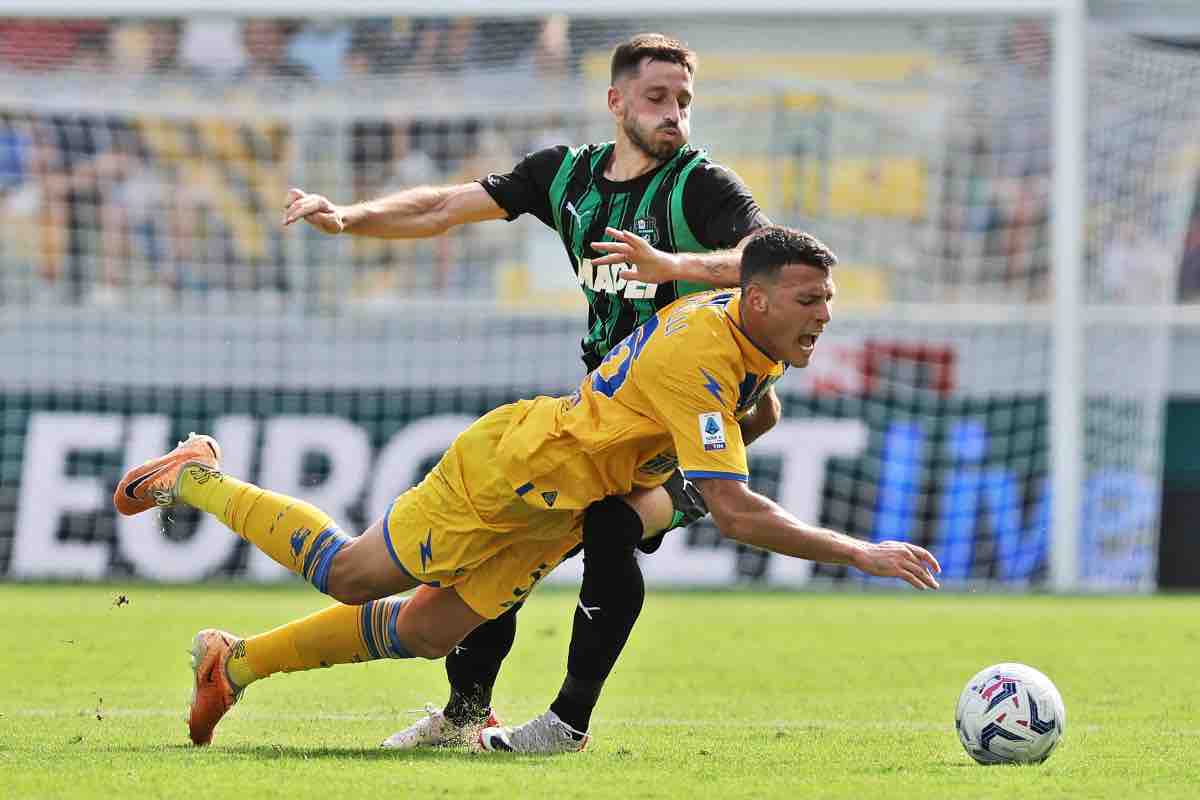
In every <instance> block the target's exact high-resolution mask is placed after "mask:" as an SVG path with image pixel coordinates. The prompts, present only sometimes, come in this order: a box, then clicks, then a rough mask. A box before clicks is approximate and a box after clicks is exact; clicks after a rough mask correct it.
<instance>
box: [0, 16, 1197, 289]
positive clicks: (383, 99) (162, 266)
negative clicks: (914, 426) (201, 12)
mask: <svg viewBox="0 0 1200 800" xmlns="http://www.w3.org/2000/svg"><path fill="white" fill-rule="evenodd" d="M630 30H631V29H627V28H626V27H624V26H621V25H617V24H616V23H612V22H604V23H601V22H596V21H587V22H580V21H578V20H572V19H569V18H568V17H566V16H563V15H553V16H549V17H541V18H534V17H529V18H517V19H498V18H434V17H428V18H380V19H361V20H341V21H339V20H322V21H296V20H286V19H256V18H245V19H237V18H233V17H228V18H217V17H213V18H195V19H188V20H182V19H153V20H130V19H124V20H88V19H75V20H69V19H56V20H37V19H5V18H3V17H0V78H5V77H6V78H7V80H3V81H0V304H31V303H33V304H36V303H39V302H45V303H51V304H64V303H66V304H90V305H114V304H127V303H130V302H138V301H140V300H141V299H143V298H145V297H146V296H147V294H149V296H151V297H155V298H164V299H166V300H168V301H170V302H177V301H178V302H187V301H188V300H189V298H191V299H198V300H199V301H201V302H203V303H204V304H205V305H206V306H211V305H212V303H213V302H216V299H217V298H221V297H227V298H230V302H234V301H236V299H237V298H238V297H244V298H248V302H251V303H253V304H254V306H255V307H261V306H262V304H263V302H264V298H276V299H277V301H278V302H280V303H283V302H288V301H290V300H291V299H294V298H295V297H297V296H299V297H303V298H305V302H311V303H315V304H316V305H318V306H320V305H322V304H338V303H344V302H346V301H347V300H362V301H363V302H366V303H377V302H380V301H381V298H396V297H404V296H409V295H411V294H413V293H417V294H430V293H432V294H433V295H435V296H436V295H439V294H443V293H445V294H452V295H454V296H461V295H467V296H471V295H475V296H481V297H494V296H495V295H496V292H497V289H498V288H499V287H498V285H499V283H500V282H502V281H503V274H504V269H505V267H506V265H508V264H510V263H512V262H519V261H520V260H521V259H522V258H526V257H528V256H529V253H523V252H521V251H520V250H521V247H522V246H524V247H530V246H534V247H536V246H537V245H536V243H535V244H534V245H529V244H528V242H529V239H530V236H525V237H524V238H522V237H520V236H518V235H517V233H516V231H515V229H514V227H513V226H500V225H491V226H468V227H467V228H466V229H463V230H460V231H456V232H455V233H454V234H452V235H450V236H447V237H439V238H438V239H434V240H429V241H421V242H409V243H401V242H380V241H372V240H364V239H344V238H343V239H339V240H326V239H324V238H322V237H319V236H317V235H315V234H313V233H311V232H307V231H289V232H288V233H287V234H286V235H285V233H284V232H283V231H282V230H281V229H280V228H279V225H278V219H277V218H278V215H279V211H280V209H281V208H282V203H283V198H284V197H285V194H286V191H287V188H288V186H289V184H290V183H300V184H301V185H302V186H303V187H304V188H305V189H308V190H310V191H318V192H322V193H325V194H328V195H330V196H331V197H332V198H333V199H334V200H335V201H339V202H347V201H350V200H352V199H363V198H368V197H373V196H378V195H381V194H385V193H387V192H391V191H395V190H399V189H401V188H404V187H408V186H413V185H419V184H429V183H447V182H456V181H465V180H471V179H473V178H476V177H479V176H481V175H484V174H487V173H488V172H493V171H504V170H507V169H509V168H510V167H511V166H512V165H513V164H514V163H515V162H516V160H517V159H518V158H519V157H520V156H521V155H522V154H524V153H527V152H530V151H532V150H535V149H538V148H540V147H543V146H546V145H549V144H557V143H562V142H574V141H583V140H585V139H587V138H589V137H590V136H592V135H594V134H595V129H594V128H589V127H588V125H589V119H595V117H596V115H597V114H600V113H601V112H602V109H599V108H598V107H597V106H596V105H595V103H593V102H591V101H589V102H580V103H578V111H577V112H563V111H562V110H558V111H538V110H531V108H533V106H530V107H523V106H522V105H520V104H513V106H512V107H511V109H509V110H499V111H498V110H496V108H495V107H489V108H488V109H487V110H486V111H479V110H477V109H476V110H474V111H473V110H472V109H471V108H470V107H467V108H465V109H464V108H461V107H459V108H455V109H453V112H452V113H451V112H450V111H448V110H447V109H446V108H444V107H443V104H441V103H439V102H438V101H437V97H438V90H439V88H438V87H440V86H444V85H445V84H443V83H439V81H440V82H447V81H457V82H459V83H469V84H470V85H472V86H473V87H474V91H475V92H476V93H477V94H478V93H480V92H483V93H489V92H490V93H492V94H494V95H495V96H497V97H514V96H515V97H519V98H526V97H537V96H538V94H537V88H539V87H541V88H543V89H544V87H546V86H549V85H552V84H551V81H550V80H549V79H559V82H560V83H562V82H563V81H566V82H567V83H565V84H564V85H567V86H568V87H571V86H573V84H571V83H570V81H571V80H573V78H574V77H575V76H577V75H579V74H580V72H581V69H582V61H583V59H584V58H585V57H587V56H588V55H591V56H596V57H601V58H602V57H603V56H605V55H606V53H607V50H608V48H609V47H610V46H611V44H612V43H613V42H614V41H615V40H617V39H619V38H621V37H622V36H624V35H627V34H628V33H629V32H630ZM946 46H947V47H948V48H952V47H953V43H952V42H948V43H947V44H946ZM1001 46H1002V47H1003V48H1005V52H1004V53H1002V54H1001V57H998V58H995V59H993V60H992V61H991V62H990V63H991V65H992V69H993V71H992V72H990V73H984V72H982V71H981V72H980V78H981V91H980V92H979V94H978V95H977V96H976V97H975V102H977V103H979V104H981V105H985V106H986V107H987V110H988V111H989V113H988V114H976V113H974V112H975V111H977V110H978V109H969V110H968V113H967V114H966V115H965V117H964V118H968V119H975V118H978V119H986V120H990V121H989V122H987V123H984V124H979V125H964V126H961V127H960V128H957V129H955V130H953V131H951V132H950V133H949V137H950V138H949V141H948V142H947V145H948V150H947V153H946V155H945V157H943V158H941V160H940V161H938V162H937V163H933V162H930V165H929V167H928V169H927V174H926V175H925V176H923V180H925V181H927V182H928V183H930V184H931V185H932V187H931V188H930V189H929V192H930V193H931V194H932V195H935V196H936V198H937V199H936V201H935V202H932V203H931V205H930V209H931V210H932V211H933V213H931V214H930V215H929V216H930V219H929V220H927V222H928V223H929V224H927V225H923V224H922V223H921V221H913V220H903V221H901V222H902V226H901V227H897V228H896V230H897V237H889V236H882V237H880V236H879V235H878V232H876V233H875V234H874V236H875V238H877V239H884V240H888V241H892V240H894V239H895V238H900V239H902V240H915V239H917V238H918V236H917V235H916V233H915V231H922V230H923V231H926V232H932V233H931V237H932V238H931V240H930V241H929V242H923V243H921V244H918V245H916V246H914V247H913V250H914V252H915V253H916V258H914V259H913V260H914V261H915V262H919V264H918V267H919V269H920V270H921V272H920V274H919V275H916V276H915V277H916V282H917V283H920V284H922V285H923V286H928V285H929V284H931V283H933V284H937V285H941V286H945V287H960V288H961V289H963V290H964V291H968V292H970V291H977V290H978V289H979V288H980V287H986V288H987V289H988V290H989V291H991V292H992V294H991V295H989V297H987V298H986V299H989V300H997V301H1003V300H1006V299H1008V300H1025V299H1041V298H1045V297H1046V296H1047V294H1048V291H1049V279H1050V261H1051V242H1050V201H1051V183H1050V148H1051V135H1050V128H1049V120H1050V118H1051V115H1050V113H1049V106H1048V104H1049V95H1048V94H1046V95H1045V96H1034V97H1031V96H1030V88H1029V87H1030V86H1048V81H1047V76H1046V74H1045V71H1046V70H1047V69H1048V68H1049V65H1050V63H1051V59H1050V57H1049V51H1048V48H1049V40H1048V37H1047V33H1046V30H1045V28H1044V27H1043V26H1041V25H1040V24H1038V23H1036V22H1027V23H1021V24H1017V25H1015V26H1013V27H1012V29H1011V30H1010V31H1008V32H1007V34H1006V36H1005V37H1004V38H1003V40H1002V42H1001ZM85 76H86V77H88V78H90V80H88V81H81V80H80V78H82V77H85ZM97 81H99V82H97ZM489 81H492V82H495V83H489ZM56 82H57V83H56ZM56 85H57V86H63V85H69V86H86V87H90V88H89V89H88V91H91V92H100V91H113V92H116V91H118V89H120V90H123V91H127V92H128V91H133V92H134V93H135V94H138V95H141V96H144V99H145V98H148V99H149V100H148V102H145V103H142V104H140V105H139V104H138V102H137V101H136V99H135V101H134V102H133V103H132V105H130V104H129V103H127V102H126V103H125V105H124V106H122V107H123V108H126V109H127V110H125V111H122V112H121V113H105V112H103V111H101V112H96V111H94V110H93V111H83V110H75V111H63V110H54V111H46V110H39V109H38V107H37V106H36V105H34V106H29V105H28V104H26V103H23V102H22V101H21V99H20V97H19V96H15V95H13V94H12V91H13V89H14V87H15V88H16V89H17V91H18V95H19V92H20V91H29V90H31V87H33V88H35V89H36V88H37V87H39V86H45V87H50V89H52V88H53V87H54V86H56ZM6 86H7V89H6ZM364 86H365V87H372V86H378V87H384V88H382V89H378V90H370V89H368V91H367V93H366V94H365V95H359V96H358V97H359V101H358V104H357V105H356V106H355V110H354V113H353V114H350V115H348V116H345V117H342V118H335V117H330V118H320V119H310V118H307V117H305V115H304V113H303V112H302V113H300V114H298V115H296V116H295V117H289V116H288V114H287V113H280V112H279V109H280V108H283V109H287V108H290V107H291V106H290V105H289V104H290V103H295V102H301V101H303V99H304V98H305V97H312V98H317V100H316V101H315V102H318V103H329V102H332V101H333V99H334V98H336V97H337V96H339V95H351V94H353V93H354V91H355V89H356V88H361V87H364ZM106 87H111V89H110V88H106ZM164 93H171V95H172V96H173V97H179V96H181V95H183V96H186V97H188V98H190V100H191V101H194V100H195V98H196V97H202V98H207V99H206V100H205V102H206V103H207V104H208V106H207V107H212V108H214V109H216V110H214V111H213V112H212V113H211V114H210V113H209V112H208V111H207V107H206V106H204V105H203V104H201V105H200V106H199V108H200V109H201V110H200V111H197V110H196V109H197V105H196V104H195V103H194V102H193V104H192V105H189V106H186V109H187V110H186V111H185V112H183V113H174V114H171V113H165V112H161V111H160V110H159V109H161V108H171V107H172V105H171V103H170V102H162V100H163V97H162V95H163V94H164ZM577 95H578V92H576V93H575V94H573V95H572V97H573V98H574V97H576V96H577ZM14 97H16V99H13V98H14ZM364 97H365V98H366V99H367V102H365V103H364V102H363V98H364ZM431 97H432V98H433V99H431ZM122 102H125V101H122ZM238 103H240V104H242V105H241V109H242V110H241V112H240V113H236V114H221V112H220V109H221V106H222V105H223V104H238ZM257 103H265V104H272V103H273V104H274V106H273V108H274V109H275V112H274V113H271V114H264V115H255V114H253V113H245V108H246V107H251V108H253V107H254V106H255V104H257ZM574 105H575V102H574V100H572V102H571V103H569V104H567V107H570V106H574ZM72 107H73V106H71V105H70V103H67V104H65V105H62V106H56V107H55V108H67V109H69V108H72ZM82 107H86V106H81V108H82ZM95 107H96V106H95V105H93V106H92V108H95ZM101 107H103V104H101ZM182 107H184V106H175V108H182ZM562 107H563V106H562V105H561V104H560V105H559V106H558V108H559V109H561V108H562ZM128 109H134V110H128ZM997 111H999V113H997ZM803 113H805V114H807V113H809V112H803ZM817 113H818V115H819V113H820V112H817ZM293 120H301V121H302V122H301V124H299V125H296V124H294V121H293ZM793 122H794V124H793ZM788 124H789V126H791V127H789V128H788V129H787V130H784V131H782V132H779V136H780V137H782V139H783V140H786V139H787V137H788V136H799V135H800V134H801V133H803V136H804V137H808V138H811V135H814V132H816V131H820V130H826V129H827V128H826V126H824V125H823V124H822V123H821V122H820V120H818V119H817V118H816V116H813V117H812V118H811V119H810V118H809V117H803V118H796V119H795V120H793V121H789V123H788ZM710 125H711V123H710ZM1141 131H1142V128H1141V127H1140V126H1134V127H1131V128H1130V130H1129V131H1128V132H1124V131H1119V130H1118V131H1112V130H1106V131H1102V132H1100V134H1101V135H1100V136H1099V138H1098V139H1097V140H1096V141H1095V142H1094V144H1093V146H1095V147H1105V148H1112V149H1113V152H1112V154H1111V157H1107V156H1106V158H1105V159H1098V160H1099V161H1105V162H1109V161H1112V162H1115V161H1117V160H1118V159H1119V158H1121V157H1122V154H1124V153H1127V152H1135V151H1136V150H1137V148H1139V147H1145V146H1147V143H1145V142H1142V141H1138V140H1137V137H1138V136H1139V135H1141V133H1140V132H1141ZM701 134H703V131H701ZM702 141H704V142H706V143H707V140H705V139H702ZM712 144H714V145H715V146H716V149H717V150H718V151H719V154H720V155H721V160H722V161H727V162H732V161H733V160H734V159H736V158H737V156H738V150H737V147H738V146H739V145H740V144H741V143H740V142H735V141H722V142H716V143H712ZM827 146H828V143H823V142H820V141H815V140H814V141H812V142H810V143H808V144H806V145H805V147H804V148H802V149H797V152H796V154H795V155H796V158H797V161H798V162H799V161H801V160H803V159H804V158H806V157H808V156H810V155H811V154H812V153H820V152H822V151H824V149H825V148H827ZM785 147H786V145H785ZM876 155H877V156H878V155H886V154H880V153H876ZM1123 171H1124V172H1125V173H1131V172H1136V170H1132V171H1131V170H1129V169H1124V170H1123ZM1115 172H1121V170H1115V171H1114V173H1115ZM1091 177H1092V178H1095V179H1096V180H1100V181H1103V180H1105V179H1106V177H1105V173H1103V172H1101V173H1099V174H1098V175H1096V176H1091ZM1133 178H1134V179H1137V175H1133ZM1123 192H1125V193H1126V194H1131V192H1128V191H1127V189H1126V188H1125V187H1122V186H1119V185H1114V186H1106V187H1101V188H1100V190H1099V192H1098V193H1099V194H1100V195H1105V196H1111V197H1120V196H1122V193H1123ZM818 204H819V201H818ZM768 210H769V211H771V212H772V213H776V214H777V215H778V214H781V215H782V216H784V217H787V218H786V219H784V220H783V221H787V222H792V223H794V224H802V225H803V224H806V223H808V222H809V221H810V220H815V219H819V217H814V216H813V215H812V213H810V212H813V211H814V209H812V208H806V207H804V206H803V204H800V205H797V206H796V207H795V208H779V209H776V208H771V209H768ZM1121 211H1122V214H1123V216H1120V215H1117V216H1113V217H1111V218H1104V219H1101V220H1100V222H1099V225H1098V226H1096V227H1098V230H1094V231H1092V232H1091V234H1090V235H1089V239H1088V241H1089V242H1090V243H1091V244H1090V249H1089V252H1088V256H1089V263H1090V264H1091V265H1092V266H1091V269H1092V273H1091V274H1090V275H1089V291H1090V299H1092V300H1097V301H1111V302H1125V301H1138V302H1142V301H1158V300H1160V299H1162V300H1165V299H1169V297H1170V296H1171V295H1173V294H1174V293H1175V292H1176V289H1175V286H1174V285H1173V284H1172V283H1171V279H1172V273H1173V270H1174V266H1175V263H1173V259H1174V255H1173V254H1172V252H1170V248H1169V247H1168V245H1169V243H1164V242H1162V241H1159V240H1158V239H1156V237H1155V236H1154V228H1155V219H1156V218H1157V217H1159V216H1160V214H1159V213H1158V211H1157V210H1156V209H1155V208H1145V209H1142V208H1137V209H1122V210H1121ZM893 222H895V220H893ZM914 223H915V224H914ZM903 225H910V227H903ZM533 227H536V225H534V226H533ZM866 238H871V237H866ZM523 243H524V244H523ZM853 244H854V243H853V242H851V243H850V244H848V245H847V246H846V248H843V249H844V250H852V246H853ZM313 263H320V264H325V265H332V266H330V268H328V269H318V270H313V269H310V268H307V267H308V265H311V264H313ZM895 285H897V284H894V285H893V291H894V292H895V291H897V290H896V289H895ZM901 291H902V290H901ZM1005 292H1008V293H1009V294H1008V295H1006V294H1005ZM1009 295H1011V296H1009ZM896 296H897V299H906V298H905V297H904V296H903V295H902V294H898V295H896ZM947 299H949V298H947ZM967 299H970V298H967ZM1178 299H1182V300H1184V301H1197V302H1200V203H1198V204H1197V207H1196V213H1195V215H1194V217H1193V224H1192V227H1191V231H1190V234H1189V236H1188V237H1187V243H1186V252H1185V254H1184V257H1183V269H1182V273H1181V275H1180V279H1179V282H1178Z"/></svg>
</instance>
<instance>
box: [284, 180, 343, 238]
mask: <svg viewBox="0 0 1200 800" xmlns="http://www.w3.org/2000/svg"><path fill="white" fill-rule="evenodd" d="M298 219H302V220H304V221H305V222H307V223H308V224H309V225H312V226H313V227H314V228H316V229H317V230H319V231H321V232H322V233H341V232H342V231H344V230H345V229H346V218H345V216H344V215H343V214H342V209H341V208H340V207H339V206H336V205H334V204H333V203H331V202H330V201H329V198H328V197H325V196H324V195H319V194H308V193H307V192H305V191H304V190H303V189H288V195H287V206H286V208H285V209H284V212H283V225H284V227H287V226H288V225H291V224H292V223H293V222H295V221H296V220H298Z"/></svg>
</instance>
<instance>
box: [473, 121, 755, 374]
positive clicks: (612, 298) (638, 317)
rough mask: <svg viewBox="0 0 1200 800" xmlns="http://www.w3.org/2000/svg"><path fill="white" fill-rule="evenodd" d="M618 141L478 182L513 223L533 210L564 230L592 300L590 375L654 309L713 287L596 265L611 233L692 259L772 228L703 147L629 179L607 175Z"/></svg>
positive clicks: (558, 150) (546, 157)
mask: <svg viewBox="0 0 1200 800" xmlns="http://www.w3.org/2000/svg"><path fill="white" fill-rule="evenodd" d="M612 151H613V143H612V142H607V143H605V144H590V145H584V146H582V147H565V146H559V147H548V148H546V149H544V150H539V151H537V152H535V153H531V154H530V155H528V156H526V157H525V158H524V159H523V160H522V161H521V162H520V163H518V164H517V165H516V167H515V168H514V169H513V171H512V172H509V173H507V174H504V175H489V176H487V177H486V178H483V179H482V180H480V183H481V184H482V185H483V187H484V189H486V190H487V192H488V194H490V195H491V196H492V198H493V199H494V200H495V201H496V203H497V204H499V205H500V207H501V208H503V209H504V210H505V212H506V213H507V215H508V219H509V220H514V219H516V218H517V217H519V216H520V215H521V214H526V213H529V214H533V215H534V216H536V217H537V218H538V219H540V220H541V221H542V222H544V223H545V224H546V225H549V226H550V227H551V228H553V229H554V230H555V231H557V232H558V235H559V237H560V238H561V239H562V242H563V245H564V247H565V248H566V251H567V257H568V259H569V260H570V263H571V268H572V269H573V270H574V271H575V275H576V277H577V278H578V279H579V284H580V286H581V287H582V288H583V292H584V294H585V295H587V299H588V306H589V309H588V330H587V333H586V334H585V335H584V337H583V340H582V342H581V344H582V347H583V361H584V363H585V364H586V365H587V368H588V369H589V370H592V369H595V367H596V365H597V364H599V363H600V360H601V359H603V358H604V355H605V354H606V353H607V352H608V351H609V349H610V348H611V347H612V346H613V345H614V344H616V343H617V342H619V341H621V340H622V339H624V338H625V337H626V336H627V335H629V333H630V332H632V331H633V329H634V328H636V327H637V326H638V325H640V324H642V323H643V322H645V321H646V320H647V319H649V318H650V317H651V316H653V315H654V313H655V312H656V311H658V309H660V308H662V307H664V306H666V305H667V304H669V303H671V302H672V301H673V300H675V299H677V298H679V297H681V296H683V295H685V294H691V293H692V292H696V291H701V290H703V289H709V288H712V287H710V286H708V285H707V284H700V283H690V282H685V281H672V282H670V283H667V284H661V285H660V284H648V283H641V282H638V281H625V280H623V279H621V278H618V277H617V273H619V272H620V271H621V270H623V269H624V268H625V267H624V265H612V266H595V265H593V264H592V260H593V259H595V258H598V257H600V256H601V255H602V254H601V253H599V252H598V251H596V250H593V249H592V247H591V243H592V242H601V241H605V240H607V239H608V238H609V237H607V236H606V235H605V232H604V229H605V227H612V228H618V229H620V230H627V231H633V232H634V233H636V234H638V235H639V236H641V237H643V238H645V239H646V240H647V241H649V242H650V243H651V244H652V245H654V246H655V247H657V248H659V249H660V250H666V251H668V252H672V253H685V252H690V253H695V252H706V251H710V250H722V249H726V248H730V247H734V246H736V245H737V243H738V242H740V241H741V240H742V239H743V238H745V237H746V236H747V235H748V234H749V233H751V232H752V231H754V230H756V229H757V228H760V227H762V226H764V225H766V224H768V220H767V218H766V216H765V215H764V214H763V213H762V211H761V210H760V209H759V207H758V204H757V203H755V202H754V198H753V197H752V196H751V194H750V191H749V190H748V189H747V188H746V187H745V185H744V184H743V183H742V182H741V180H740V179H739V178H738V177H737V175H735V174H734V173H733V172H732V171H731V170H728V169H726V168H724V167H721V166H719V165H717V164H714V163H712V162H711V161H709V160H708V156H707V154H706V153H705V152H704V151H703V150H698V149H696V148H693V147H686V146H685V147H681V148H680V149H679V150H678V151H677V152H676V153H675V155H674V156H673V157H672V158H670V159H669V160H667V161H666V162H664V163H663V164H661V165H660V166H658V167H657V168H656V169H654V170H652V171H650V172H648V173H646V174H645V175H641V176H639V177H637V178H634V179H633V180H629V181H610V180H608V179H607V178H605V177H604V170H605V167H606V166H607V164H608V160H609V158H611V156H612Z"/></svg>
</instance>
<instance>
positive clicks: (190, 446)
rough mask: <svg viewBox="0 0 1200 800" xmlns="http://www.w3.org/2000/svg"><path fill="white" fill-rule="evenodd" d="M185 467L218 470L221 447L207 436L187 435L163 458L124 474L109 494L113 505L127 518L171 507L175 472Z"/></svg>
mask: <svg viewBox="0 0 1200 800" xmlns="http://www.w3.org/2000/svg"><path fill="white" fill-rule="evenodd" d="M189 464H199V465H201V466H203V467H207V468H208V469H213V470H216V469H220V468H221V447H220V445H218V444H217V440H216V439H214V438H212V437H211V436H204V435H201V434H195V433H193V434H189V435H188V438H186V439H184V440H183V441H182V442H180V443H179V444H178V445H177V446H176V448H175V449H174V450H172V451H171V452H169V453H167V454H166V455H165V456H159V457H158V458H155V459H151V460H150V461H147V462H146V463H144V464H142V465H141V466H138V467H134V468H133V469H131V470H129V471H128V472H126V473H125V477H123V478H121V482H120V483H118V484H117V490H116V491H115V492H113V505H115V506H116V507H117V511H120V512H121V513H122V514H124V515H125V516H127V517H132V516H133V515H134V514H140V513H142V512H143V511H146V510H148V509H151V508H154V507H155V506H170V505H174V504H175V500H176V497H175V484H176V482H177V481H178V480H179V472H180V470H182V469H183V468H184V467H186V466H187V465H189Z"/></svg>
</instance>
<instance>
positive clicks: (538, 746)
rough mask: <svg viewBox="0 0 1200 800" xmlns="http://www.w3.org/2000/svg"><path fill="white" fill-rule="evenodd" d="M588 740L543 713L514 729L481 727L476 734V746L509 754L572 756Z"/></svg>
mask: <svg viewBox="0 0 1200 800" xmlns="http://www.w3.org/2000/svg"><path fill="white" fill-rule="evenodd" d="M590 738H591V737H590V736H588V735H587V734H586V733H584V732H583V731H577V730H575V729H574V728H572V727H571V726H570V725H568V724H567V723H565V722H563V721H562V720H561V719H559V716H558V714H555V713H554V712H553V711H547V712H546V713H545V714H542V715H541V716H540V717H534V718H533V719H531V720H529V722H526V723H525V724H524V725H518V726H517V727H515V728H501V727H499V726H491V727H487V728H484V729H483V730H481V731H480V732H479V746H480V747H481V748H483V749H484V750H503V751H508V752H511V753H538V754H550V753H576V752H579V751H580V750H582V749H583V748H585V747H587V743H588V740H589V739H590Z"/></svg>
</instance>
